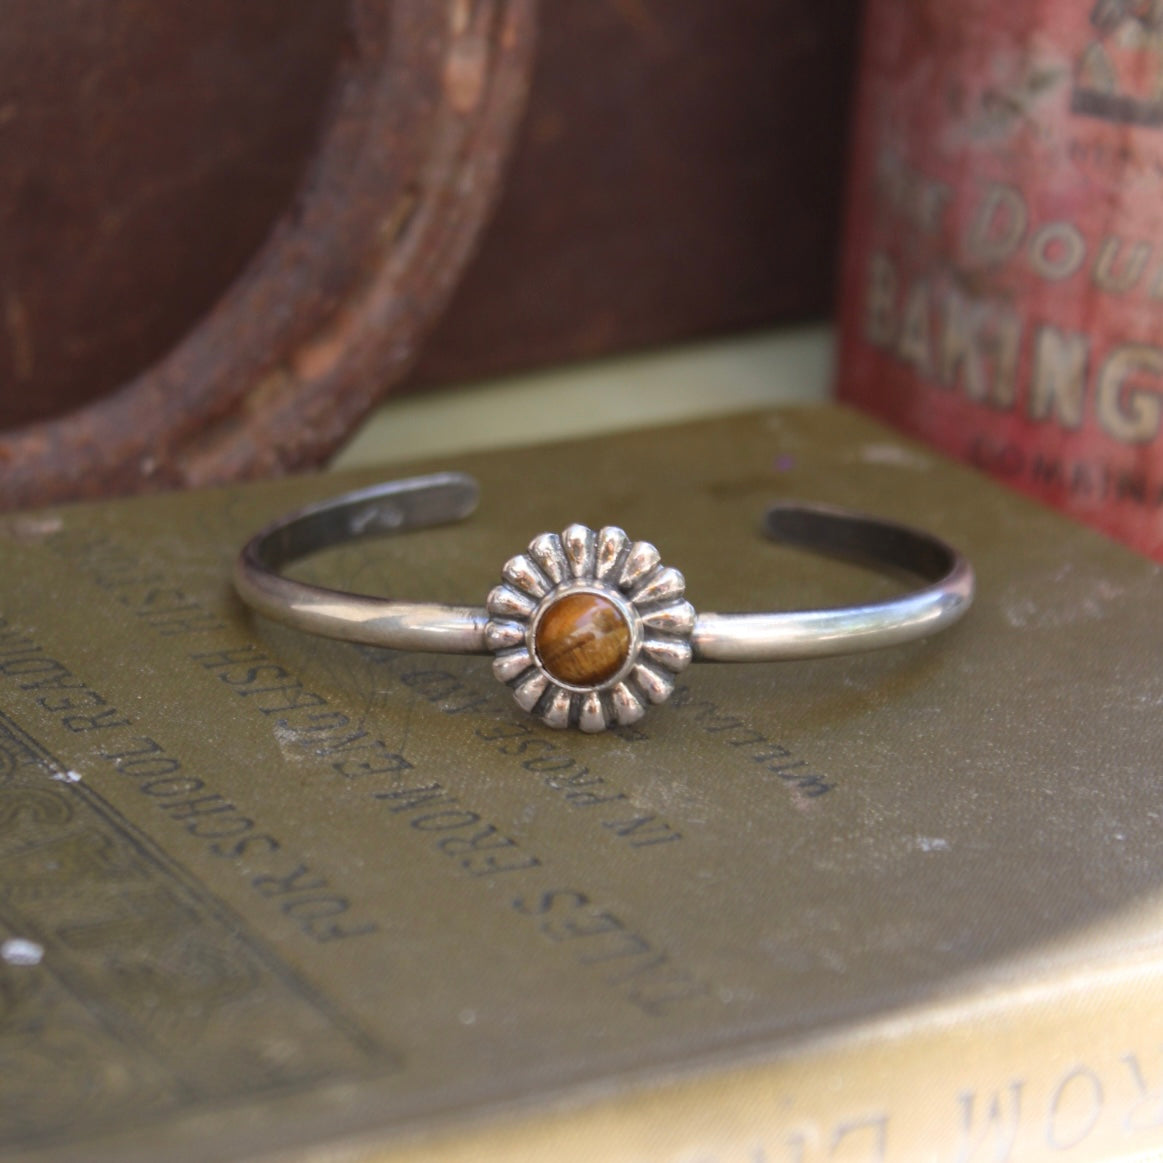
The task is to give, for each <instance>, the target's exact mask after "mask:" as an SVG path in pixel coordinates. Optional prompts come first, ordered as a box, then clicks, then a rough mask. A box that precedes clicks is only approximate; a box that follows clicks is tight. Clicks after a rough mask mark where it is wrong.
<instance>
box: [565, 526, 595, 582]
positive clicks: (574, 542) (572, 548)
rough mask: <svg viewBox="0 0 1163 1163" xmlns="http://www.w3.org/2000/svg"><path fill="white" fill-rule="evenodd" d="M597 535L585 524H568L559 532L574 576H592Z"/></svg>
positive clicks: (570, 570)
mask: <svg viewBox="0 0 1163 1163" xmlns="http://www.w3.org/2000/svg"><path fill="white" fill-rule="evenodd" d="M596 542H597V537H596V536H595V535H594V531H593V530H592V529H590V528H589V527H588V526H587V525H570V527H569V528H568V529H563V530H562V532H561V544H562V548H563V549H564V550H565V556H566V558H567V559H568V561H569V572H570V573H571V574H572V575H573V576H574V577H593V576H594V559H595V556H596V548H597V546H596Z"/></svg>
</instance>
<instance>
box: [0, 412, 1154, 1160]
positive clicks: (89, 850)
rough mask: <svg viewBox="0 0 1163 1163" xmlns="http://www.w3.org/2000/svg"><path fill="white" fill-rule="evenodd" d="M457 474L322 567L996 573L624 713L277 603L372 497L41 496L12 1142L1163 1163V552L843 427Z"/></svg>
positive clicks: (400, 1153)
mask: <svg viewBox="0 0 1163 1163" xmlns="http://www.w3.org/2000/svg"><path fill="white" fill-rule="evenodd" d="M434 468H455V469H459V470H464V471H468V472H471V473H473V474H474V475H475V476H477V477H478V479H479V480H480V482H481V485H482V489H483V502H482V505H481V508H480V510H479V512H478V513H477V514H476V515H475V516H474V517H472V518H471V519H470V520H468V521H467V522H465V523H463V524H458V525H451V526H446V527H442V528H438V529H431V530H425V531H421V532H414V533H409V534H407V535H406V536H401V537H387V538H383V539H381V540H378V541H373V542H361V543H359V544H358V545H354V546H350V547H348V548H345V549H342V550H336V551H333V552H330V553H328V554H325V555H321V556H320V557H319V558H318V559H316V560H312V561H310V562H308V563H305V564H304V565H303V566H302V576H304V577H310V578H313V579H315V580H319V581H322V582H324V583H326V584H331V585H335V586H339V587H342V588H345V589H353V590H358V591H361V592H367V593H382V594H391V595H394V596H404V597H414V598H418V599H425V600H435V601H448V602H461V603H465V604H474V605H479V604H482V603H483V601H484V597H485V595H486V594H487V593H488V591H489V589H490V588H491V587H492V586H493V585H494V584H496V581H497V579H498V571H499V569H500V567H501V565H502V564H503V563H504V562H505V561H506V560H507V559H508V558H509V557H511V556H512V555H513V554H515V553H518V552H520V551H521V550H523V549H524V547H525V545H526V544H527V543H528V541H529V540H530V538H532V537H533V536H534V535H536V534H538V533H540V532H542V531H544V530H559V529H562V528H564V527H565V526H566V525H568V524H570V523H572V522H575V521H580V522H585V523H588V524H590V525H591V526H599V525H604V524H618V525H621V526H622V527H623V528H625V529H626V530H627V532H628V533H629V534H630V535H631V536H632V537H635V538H644V539H648V540H650V541H652V542H654V543H655V544H656V545H657V546H658V547H659V549H660V550H661V552H662V554H663V557H664V559H665V560H666V561H667V562H668V563H669V564H674V565H677V566H678V567H679V568H681V569H682V570H683V572H684V573H685V575H686V580H687V596H688V597H689V598H690V599H691V601H692V602H694V604H695V606H696V607H698V608H700V609H708V610H748V609H772V608H781V607H783V608H797V607H801V608H802V607H809V608H815V607H819V606H826V605H837V604H844V603H850V602H854V601H860V600H863V599H866V598H875V597H878V596H885V595H887V594H889V593H891V592H893V591H894V588H895V585H896V583H894V582H893V581H891V580H888V579H885V578H883V577H880V576H878V575H876V574H873V573H870V572H868V571H866V570H863V569H860V568H857V567H855V566H852V565H847V564H844V563H841V562H838V561H835V560H824V559H820V558H817V557H813V556H811V555H809V554H805V553H802V552H797V551H793V550H790V549H787V548H782V547H779V546H776V545H774V544H772V543H770V542H768V541H765V540H763V539H762V538H761V537H760V536H759V534H758V524H759V519H760V516H761V514H762V512H763V510H764V508H765V507H766V505H767V504H768V503H770V502H771V501H773V500H778V499H786V498H789V497H796V498H803V499H811V500H817V501H825V502H830V503H835V504H840V505H845V506H848V507H855V508H859V509H863V510H866V511H869V512H874V513H878V514H881V515H884V516H886V517H890V518H894V519H898V520H903V521H905V522H907V523H909V524H913V525H917V526H921V527H924V528H927V529H930V530H932V531H933V532H935V533H938V534H939V535H941V536H943V537H945V538H946V539H948V540H949V541H950V542H952V543H953V544H955V545H957V546H958V547H959V548H961V549H962V550H963V551H964V552H965V553H966V554H968V555H969V556H970V558H971V559H972V560H973V562H974V564H975V566H976V567H977V570H978V576H979V597H978V600H977V603H976V605H975V607H974V609H973V610H972V611H971V613H970V614H969V616H968V617H967V618H966V619H965V620H964V621H963V622H962V623H961V624H959V625H958V626H956V627H954V628H953V629H952V630H950V631H948V632H946V633H944V634H942V635H940V636H938V637H935V638H933V639H932V640H930V641H926V642H922V643H915V644H912V645H908V646H900V647H895V648H893V649H890V650H884V651H880V652H877V653H874V654H868V655H863V656H855V657H850V658H836V659H826V660H818V661H813V662H799V663H781V664H764V665H749V666H744V665H724V666H694V667H691V668H690V669H689V670H687V671H685V672H684V673H683V675H682V678H681V683H680V686H679V689H678V690H677V691H676V693H675V695H674V696H673V697H672V699H671V700H670V701H669V702H668V703H666V704H664V705H663V706H661V707H657V708H654V709H652V711H651V713H650V715H649V717H647V718H646V719H644V720H643V721H642V722H641V723H639V724H636V725H635V726H633V727H632V728H628V729H624V730H620V731H616V732H613V733H607V734H604V735H599V736H586V735H581V734H578V733H574V732H568V733H566V732H555V731H552V730H550V729H548V728H546V727H543V726H542V725H540V724H539V723H537V722H536V721H534V720H532V719H529V718H528V717H526V716H524V715H523V713H522V712H521V711H520V710H519V709H518V708H517V707H516V706H515V704H514V703H513V701H512V698H511V695H510V692H509V691H508V690H506V689H505V688H504V687H502V686H500V685H499V684H497V683H496V682H495V680H494V679H493V677H492V675H491V673H490V667H489V663H488V660H487V659H484V658H478V657H459V656H431V655H419V654H393V653H391V652H387V651H377V650H374V649H370V648H361V647H356V646H352V645H349V644H345V643H341V642H335V641H330V640H325V639H321V638H315V637H312V636H309V635H306V634H302V633H298V632H296V631H294V630H291V629H288V628H285V627H281V626H278V625H275V624H273V623H271V622H268V621H266V620H263V619H261V618H258V617H255V616H253V615H251V614H250V613H249V612H248V611H246V609H245V608H244V607H243V606H242V605H241V604H240V603H239V601H238V600H237V599H236V598H235V596H234V594H233V592H232V590H231V588H230V582H229V578H230V569H231V564H232V561H233V558H234V555H235V554H236V553H237V551H238V549H239V547H240V546H241V544H242V542H243V541H244V540H245V538H246V537H247V536H248V535H249V534H250V533H252V532H253V531H254V530H255V529H257V528H258V527H259V526H261V525H263V524H264V523H265V522H267V521H268V520H270V519H271V518H273V517H275V516H277V515H279V514H280V513H282V512H283V511H284V510H286V509H288V508H292V507H295V506H298V505H300V504H303V503H305V502H308V501H310V500H315V499H321V498H323V497H326V496H328V495H331V494H333V493H335V492H337V491H341V490H342V489H343V488H346V487H351V486H353V485H356V484H364V483H369V482H370V481H372V480H373V479H375V476H374V474H371V473H367V472H361V473H359V474H355V475H353V476H346V477H343V478H336V477H334V476H319V477H310V478H300V479H296V480H290V481H284V482H279V483H274V484H267V485H259V486H248V487H243V488H237V489H230V490H222V491H214V492H208V493H200V494H186V495H179V496H166V497H156V498H146V499H140V500H133V501H123V502H114V503H108V504H100V505H86V506H74V507H68V508H61V509H57V510H52V511H46V512H38V513H28V514H17V515H10V516H8V517H5V518H3V519H2V520H0V552H2V554H3V558H2V560H3V568H2V569H0V618H2V619H3V621H2V623H0V1158H3V1159H19V1160H32V1161H34V1163H49V1161H52V1163H56V1161H61V1160H85V1161H86V1163H87V1161H90V1160H96V1161H100V1160H118V1161H119V1163H137V1161H142V1163H145V1161H149V1163H159V1161H160V1163H177V1161H185V1160H190V1161H193V1160H197V1161H199V1163H202V1161H208V1160H236V1159H247V1160H260V1159H261V1160H280V1161H288V1163H289V1161H292V1160H294V1161H307V1160H312V1161H323V1160H328V1161H333V1160H344V1161H347V1160H351V1161H355V1160H360V1161H364V1160H366V1161H368V1163H371V1161H373V1160H374V1161H377V1163H380V1161H383V1163H387V1161H389V1160H391V1161H397V1160H399V1161H404V1160H407V1161H409V1163H412V1161H414V1163H421V1161H423V1163H436V1161H446V1160H447V1161H451V1160H473V1161H479V1160H484V1161H489V1160H497V1161H500V1160H512V1159H553V1160H566V1161H573V1160H577V1161H581V1160H587V1161H588V1160H611V1161H615V1163H629V1161H643V1163H645V1161H665V1163H783V1161H785V1160H786V1161H787V1163H816V1161H820V1163H824V1161H836V1163H857V1161H861V1163H862V1161H865V1160H869V1161H874V1160H875V1161H885V1163H893V1161H898V1160H899V1161H909V1160H949V1161H954V1160H972V1161H976V1160H982V1161H990V1163H995V1161H998V1160H1030V1159H1047V1160H1051V1159H1053V1160H1086V1159H1107V1158H1145V1157H1152V1156H1153V1154H1154V1153H1158V1152H1160V1151H1161V1150H1163V1004H1161V1002H1160V997H1161V993H1160V985H1161V984H1163V936H1161V933H1163V901H1161V899H1160V895H1159V894H1160V887H1161V885H1163V849H1161V846H1160V816H1161V814H1163V790H1161V789H1160V774H1161V764H1163V665H1161V664H1160V660H1161V659H1163V616H1161V615H1163V592H1161V587H1160V581H1161V579H1160V570H1159V567H1157V566H1155V565H1152V564H1151V563H1149V562H1147V561H1145V560H1142V559H1140V558H1138V557H1136V556H1134V555H1132V554H1131V553H1130V552H1128V551H1126V550H1124V549H1122V548H1120V547H1118V546H1116V545H1114V544H1113V543H1110V542H1108V541H1106V540H1104V539H1103V538H1101V537H1100V536H1098V535H1096V534H1094V533H1092V532H1089V531H1087V530H1084V529H1082V528H1079V527H1076V526H1074V525H1072V524H1069V523H1067V522H1066V521H1065V520H1063V519H1062V518H1060V517H1057V516H1055V515H1053V514H1051V513H1049V512H1048V511H1046V510H1043V509H1041V508H1039V507H1038V506H1036V505H1034V504H1032V503H1030V502H1027V501H1025V500H1022V499H1021V498H1018V497H1015V496H1013V495H1012V494H1010V493H1007V492H1004V491H1003V490H1001V489H1000V488H999V487H997V486H995V485H994V484H991V483H989V482H988V481H986V480H985V479H983V478H981V477H979V476H977V475H975V474H973V473H972V472H970V471H968V470H966V469H963V468H960V467H956V466H953V465H950V464H948V463H946V462H945V461H943V460H942V459H940V458H939V457H938V456H936V455H934V454H932V453H930V452H928V451H924V450H921V449H919V448H918V447H917V446H915V445H912V444H909V443H908V442H905V441H902V440H901V439H900V438H899V437H897V436H896V435H893V434H890V433H889V432H888V431H887V430H885V429H883V428H881V427H879V426H877V425H875V424H873V423H872V422H870V421H868V420H865V419H863V418H860V417H857V416H856V415H854V414H852V413H850V412H847V411H845V410H843V409H838V408H832V407H823V408H816V409H804V410H792V411H787V412H781V413H767V414H760V415H754V416H749V417H744V418H737V419H728V420H719V421H713V422H704V423H699V424H690V425H683V426H677V427H673V428H665V429H657V430H653V431H647V432H640V433H631V434H627V435H620V436H616V437H606V438H602V439H597V440H587V441H579V442H576V443H570V444H560V445H549V446H543V447H538V448H535V449H527V450H522V451H518V452H506V453H489V454H478V455H472V456H462V457H457V458H455V459H454V460H452V461H444V462H441V463H439V464H432V463H425V464H423V465H417V466H416V471H420V470H425V471H429V470H432V469H434ZM408 471H411V470H410V469H409V470H408ZM397 475H405V473H404V472H403V471H401V472H399V473H398V474H397Z"/></svg>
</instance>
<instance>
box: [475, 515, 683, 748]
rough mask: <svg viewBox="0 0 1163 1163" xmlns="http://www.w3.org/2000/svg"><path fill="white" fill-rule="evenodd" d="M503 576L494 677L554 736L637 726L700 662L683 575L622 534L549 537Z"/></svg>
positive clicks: (497, 597)
mask: <svg viewBox="0 0 1163 1163" xmlns="http://www.w3.org/2000/svg"><path fill="white" fill-rule="evenodd" d="M501 576H502V578H503V579H504V581H503V583H502V584H501V585H499V586H497V587H496V588H494V589H493V590H492V591H491V592H490V594H489V596H488V599H487V601H486V603H485V604H486V607H487V609H488V613H489V622H488V625H487V627H486V629H485V640H486V642H487V643H488V646H489V649H490V650H492V651H493V653H494V655H495V657H494V659H493V673H494V674H495V675H496V676H497V678H498V679H499V680H500V681H501V682H503V683H504V684H505V685H506V686H508V687H509V688H510V689H511V690H512V691H513V697H514V698H515V699H516V700H517V703H518V704H519V705H520V706H521V707H523V708H524V709H525V710H526V711H529V712H531V713H532V714H535V715H537V716H538V717H539V718H540V719H541V720H542V721H543V722H545V723H547V724H548V725H549V726H550V727H570V726H577V727H579V728H580V729H581V730H582V731H587V732H597V731H604V730H605V729H606V728H607V727H611V726H615V725H625V724H629V723H634V722H637V721H638V720H639V719H641V718H642V716H643V715H644V714H645V713H646V708H647V707H648V706H649V705H650V704H651V703H661V702H664V701H665V700H666V699H667V698H669V696H670V693H671V691H673V690H674V681H675V675H677V674H678V673H679V672H680V671H681V670H682V669H683V668H684V667H686V666H687V665H688V664H689V663H690V661H691V645H690V636H691V632H692V631H693V630H694V626H695V610H694V607H693V606H692V605H691V604H690V602H688V601H685V600H684V598H683V593H684V590H685V584H686V583H685V582H684V580H683V576H682V574H681V573H679V571H678V570H677V569H672V568H670V567H668V566H664V565H663V564H662V562H661V560H660V559H659V554H658V550H657V549H655V548H654V546H653V545H651V544H650V543H649V542H646V541H631V540H630V538H629V537H627V536H626V534H625V533H624V532H623V531H622V530H621V529H618V528H616V527H614V526H607V527H606V528H604V529H601V530H599V531H598V532H596V533H595V532H594V530H592V529H590V528H588V527H587V526H585V525H570V526H569V528H568V529H565V530H563V531H562V532H561V533H560V534H557V533H542V534H541V535H540V536H538V537H535V538H534V539H533V540H532V541H531V542H530V543H529V549H528V551H527V552H526V553H521V554H518V555H517V556H516V557H512V558H510V559H509V560H508V561H507V562H506V563H505V566H504V568H503V569H502V570H501Z"/></svg>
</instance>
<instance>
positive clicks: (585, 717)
mask: <svg viewBox="0 0 1163 1163" xmlns="http://www.w3.org/2000/svg"><path fill="white" fill-rule="evenodd" d="M577 725H578V726H579V727H580V728H581V729H582V730H583V731H585V732H587V733H588V734H590V735H594V734H597V732H599V731H604V730H605V729H606V709H605V707H603V706H602V696H601V695H599V694H598V692H597V691H590V692H589V694H587V695H585V696H584V697H583V698H582V703H581V711H580V713H579V714H578V720H577Z"/></svg>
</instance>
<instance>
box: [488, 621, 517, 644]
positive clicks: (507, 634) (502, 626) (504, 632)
mask: <svg viewBox="0 0 1163 1163" xmlns="http://www.w3.org/2000/svg"><path fill="white" fill-rule="evenodd" d="M524 641H525V625H524V623H522V622H497V621H490V622H488V623H487V624H486V626H485V645H486V646H488V648H489V649H490V650H505V649H507V648H508V647H510V646H520V645H521V643H522V642H524Z"/></svg>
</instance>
